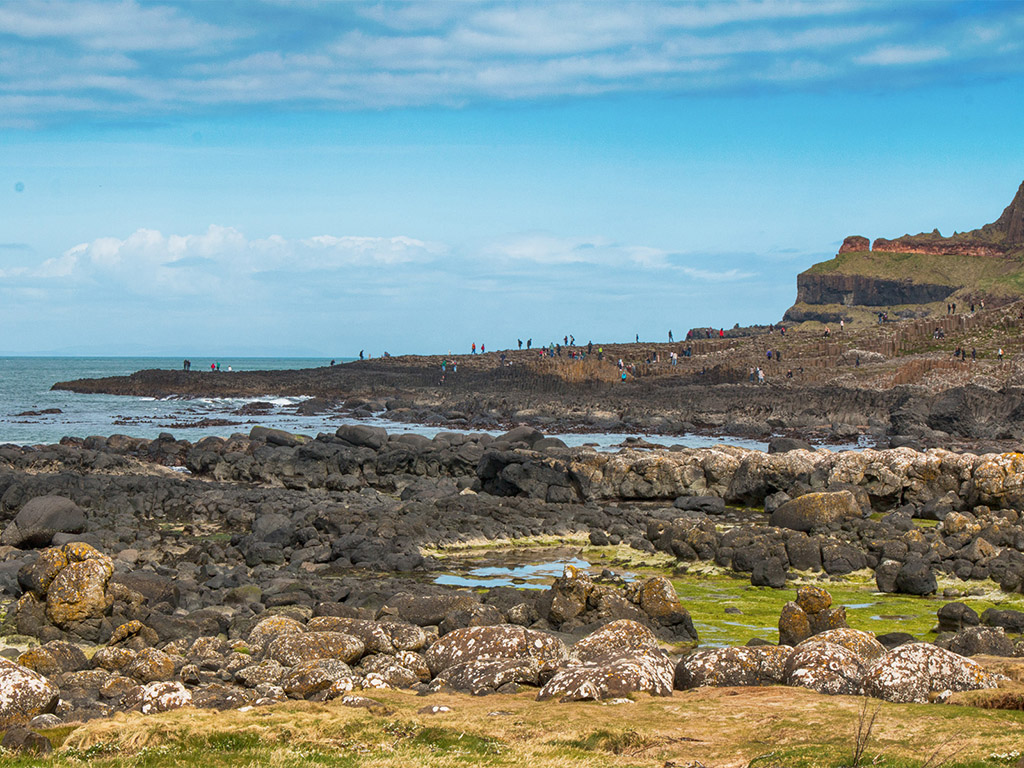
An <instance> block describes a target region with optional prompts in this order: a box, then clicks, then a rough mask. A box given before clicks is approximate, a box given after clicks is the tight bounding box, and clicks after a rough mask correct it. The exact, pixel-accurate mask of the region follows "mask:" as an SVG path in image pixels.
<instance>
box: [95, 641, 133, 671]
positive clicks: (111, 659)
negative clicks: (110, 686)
mask: <svg viewBox="0 0 1024 768" xmlns="http://www.w3.org/2000/svg"><path fill="white" fill-rule="evenodd" d="M133 661H135V651H133V650H131V649H130V648H110V647H107V648H100V649H99V650H98V651H96V653H94V654H93V656H92V663H93V666H96V667H99V668H100V669H106V670H108V671H110V672H120V671H122V670H125V669H127V668H128V666H129V665H130V664H131V663H132V662H133Z"/></svg>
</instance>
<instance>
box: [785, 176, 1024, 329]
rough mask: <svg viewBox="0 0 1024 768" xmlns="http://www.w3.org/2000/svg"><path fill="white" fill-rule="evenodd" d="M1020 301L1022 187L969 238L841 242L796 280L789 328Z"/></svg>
mask: <svg viewBox="0 0 1024 768" xmlns="http://www.w3.org/2000/svg"><path fill="white" fill-rule="evenodd" d="M1022 295H1024V182H1022V183H1021V185H1020V187H1019V188H1018V189H1017V194H1016V195H1015V196H1014V198H1013V200H1012V202H1011V203H1010V204H1009V205H1008V206H1006V208H1005V209H1004V210H1003V212H1002V214H1001V215H1000V216H999V218H998V219H996V220H995V221H993V222H992V223H991V224H986V225H984V226H982V227H980V228H978V229H974V230H971V231H970V232H955V233H953V235H952V236H950V237H943V235H942V234H941V233H940V232H939V231H938V230H934V231H932V232H928V233H924V232H922V233H920V234H917V235H903V236H902V237H897V238H894V239H891V240H889V239H886V238H881V237H880V238H877V239H876V240H875V241H874V242H873V243H872V242H871V241H870V240H869V239H868V238H867V237H864V236H863V235H851V236H849V237H847V238H846V239H845V240H844V241H843V244H842V246H841V247H840V248H839V252H838V253H837V254H836V256H835V258H833V259H830V260H829V261H824V262H820V263H818V264H815V265H814V266H812V267H811V268H810V269H808V270H807V271H805V272H802V273H800V274H799V275H797V298H796V303H795V304H794V305H793V306H792V307H790V308H789V309H788V310H787V311H786V314H785V316H784V319H785V320H786V321H788V322H803V321H807V320H816V321H819V322H823V323H836V322H839V320H840V319H843V320H845V321H846V322H856V321H858V320H867V321H873V320H874V319H875V317H876V316H877V315H879V314H880V313H883V314H884V313H891V314H893V315H894V317H895V316H899V317H926V316H928V315H931V314H945V313H947V312H948V311H949V309H950V307H951V305H952V304H954V303H956V304H957V305H958V306H959V307H960V308H961V309H962V310H967V309H969V308H971V307H972V306H973V305H976V304H980V303H981V302H988V303H989V304H990V305H996V304H1001V303H1005V302H1006V301H1010V300H1013V299H1016V298H1019V297H1020V296H1022Z"/></svg>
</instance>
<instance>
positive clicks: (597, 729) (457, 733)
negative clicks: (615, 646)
mask: <svg viewBox="0 0 1024 768" xmlns="http://www.w3.org/2000/svg"><path fill="white" fill-rule="evenodd" d="M373 696H374V699H375V700H377V701H379V702H381V704H382V705H383V706H382V707H375V708H373V709H366V708H353V707H349V706H345V705H343V704H342V703H341V702H340V701H335V702H331V703H328V704H316V703H309V702H296V703H287V704H281V705H277V706H273V707H264V708H253V709H248V710H246V711H227V712H216V711H210V710H194V709H182V710H177V711H174V712H169V713H164V714H160V715H151V716H142V715H137V714H119V715H117V716H115V717H113V718H111V719H109V720H101V721H95V722H92V723H88V724H86V725H83V726H80V727H78V728H74V727H70V726H68V727H63V728H61V729H57V730H54V731H47V732H46V733H47V735H49V736H50V737H51V739H53V740H54V742H55V743H57V744H59V747H58V749H57V751H56V752H55V753H54V755H53V756H52V757H49V758H29V757H21V756H15V755H13V754H11V753H7V754H3V755H0V764H2V765H10V766H29V765H32V766H70V765H74V766H78V765H82V764H88V765H90V766H109V767H111V768H113V767H115V766H172V765H175V766H176V765H181V766H183V765H189V766H192V765H196V766H202V768H219V767H220V766H292V765H327V766H442V767H443V766H465V765H474V766H475V765H485V766H659V767H661V766H684V765H689V766H692V767H693V768H696V766H698V765H703V766H707V767H708V768H711V766H748V765H752V766H849V765H853V764H854V763H856V762H859V763H860V764H861V765H872V764H873V765H881V766H907V767H908V768H910V767H913V768H919V767H921V766H928V768H932V767H933V766H938V765H945V766H976V765H977V766H980V765H991V766H997V765H1008V766H1016V765H1017V764H1018V761H1019V760H1020V751H1021V750H1022V747H1024V738H1022V734H1024V712H1022V711H1007V710H996V709H982V708H975V707H968V706H953V705H948V704H947V705H913V704H910V705H896V704H886V703H881V702H876V701H871V702H865V701H864V700H863V699H859V698H856V697H842V696H836V697H829V696H823V695H820V694H817V693H813V692H810V691H805V690H803V689H797V688H782V687H771V688H747V689H737V688H718V689H698V690H694V691H688V692H685V693H684V692H678V691H677V692H676V693H675V695H674V696H672V697H671V698H651V697H648V696H646V695H645V696H640V697H638V698H637V699H636V700H635V701H629V700H621V701H618V702H615V703H596V702H590V703H573V704H560V703H557V702H537V701H535V700H534V694H533V693H530V692H524V693H521V694H518V695H514V696H489V697H482V698H473V697H469V696H455V695H451V696H447V695H434V696H429V697H422V696H416V695H414V694H411V693H408V692H402V691H378V692H374V694H373ZM424 707H435V708H444V707H448V708H450V711H441V712H438V713H434V714H431V713H427V712H421V711H420V710H421V709H423V708H424ZM876 708H877V713H876V712H875V710H876ZM872 715H873V716H874V720H873V722H871V723H868V720H869V718H870V717H871V716H872ZM869 724H870V728H868V727H866V726H867V725H869ZM858 729H859V730H860V731H861V737H860V739H859V740H858V737H857V732H858ZM865 731H867V733H865ZM858 744H859V745H860V749H859V751H860V752H861V753H862V754H860V755H859V758H858V755H857V753H858Z"/></svg>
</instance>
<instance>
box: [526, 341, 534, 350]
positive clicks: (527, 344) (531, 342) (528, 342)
mask: <svg viewBox="0 0 1024 768" xmlns="http://www.w3.org/2000/svg"><path fill="white" fill-rule="evenodd" d="M532 344H533V339H527V340H526V348H527V349H529V348H530V346H531V345H532Z"/></svg>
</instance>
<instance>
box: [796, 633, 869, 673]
mask: <svg viewBox="0 0 1024 768" xmlns="http://www.w3.org/2000/svg"><path fill="white" fill-rule="evenodd" d="M817 642H826V643H835V644H836V645H841V646H843V647H844V648H846V649H847V650H850V651H853V652H854V653H855V654H857V658H859V659H860V660H861V662H862V663H863V664H865V665H870V664H872V663H874V662H875V661H876V660H877V659H880V658H882V657H883V656H885V654H886V653H888V651H887V650H886V648H885V646H884V645H882V644H881V643H880V642H878V640H876V639H875V636H874V635H873V634H871V633H870V632H863V631H861V630H859V629H851V628H850V627H840V628H839V629H829V630H826V631H824V632H820V633H818V634H817V635H814V637H811V638H808V639H807V640H804V641H803V642H802V643H801V644H800V645H807V644H810V643H817ZM797 647H798V648H799V647H800V646H797Z"/></svg>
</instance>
